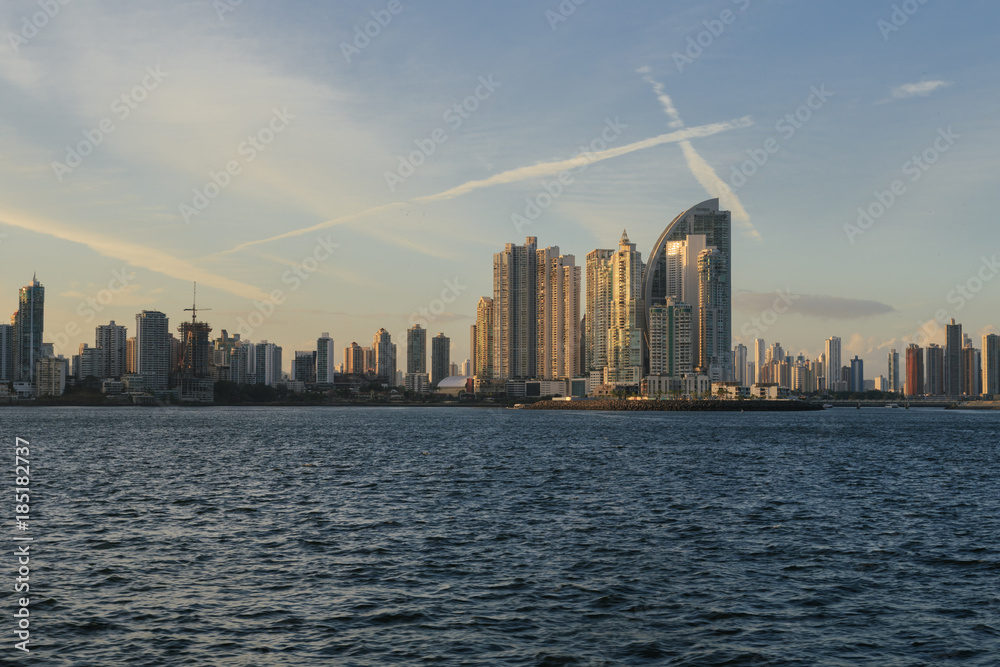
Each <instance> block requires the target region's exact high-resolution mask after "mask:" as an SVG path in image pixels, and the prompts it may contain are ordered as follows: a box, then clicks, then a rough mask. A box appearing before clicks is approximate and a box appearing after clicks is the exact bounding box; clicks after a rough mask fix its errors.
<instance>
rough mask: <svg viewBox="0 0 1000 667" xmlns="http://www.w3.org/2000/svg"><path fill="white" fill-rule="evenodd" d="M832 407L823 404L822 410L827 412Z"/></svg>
mask: <svg viewBox="0 0 1000 667" xmlns="http://www.w3.org/2000/svg"><path fill="white" fill-rule="evenodd" d="M832 407H833V406H832V405H830V404H829V403H824V404H823V409H824V410H829V409H830V408H832Z"/></svg>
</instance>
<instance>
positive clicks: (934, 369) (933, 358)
mask: <svg viewBox="0 0 1000 667" xmlns="http://www.w3.org/2000/svg"><path fill="white" fill-rule="evenodd" d="M944 358H945V357H944V348H942V347H941V346H940V345H936V344H934V343H931V344H930V345H928V346H927V363H926V364H925V365H924V367H925V368H926V369H927V380H926V382H925V383H924V391H925V392H926V393H927V394H930V395H931V396H943V395H944V391H945V373H944Z"/></svg>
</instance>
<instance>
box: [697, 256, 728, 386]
mask: <svg viewBox="0 0 1000 667" xmlns="http://www.w3.org/2000/svg"><path fill="white" fill-rule="evenodd" d="M730 285H731V283H730V280H729V265H728V262H727V259H726V257H725V256H724V255H723V254H722V252H721V251H719V249H718V248H706V249H705V250H702V251H701V253H699V255H698V309H699V318H698V368H699V372H700V373H702V374H703V375H707V376H708V377H709V378H710V379H711V380H712V381H715V382H719V381H722V380H729V379H731V377H732V358H731V357H730V346H731V345H732V336H731V327H732V323H731V322H730V321H729V313H730V303H729V296H730ZM727 369H728V370H727Z"/></svg>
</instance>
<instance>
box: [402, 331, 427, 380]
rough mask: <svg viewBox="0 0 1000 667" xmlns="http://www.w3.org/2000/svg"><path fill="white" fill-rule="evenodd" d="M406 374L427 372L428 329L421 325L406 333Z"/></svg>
mask: <svg viewBox="0 0 1000 667" xmlns="http://www.w3.org/2000/svg"><path fill="white" fill-rule="evenodd" d="M406 372H407V374H410V373H426V372H427V329H424V328H422V327H421V326H420V325H419V324H414V325H413V326H412V327H411V328H410V329H407V331H406Z"/></svg>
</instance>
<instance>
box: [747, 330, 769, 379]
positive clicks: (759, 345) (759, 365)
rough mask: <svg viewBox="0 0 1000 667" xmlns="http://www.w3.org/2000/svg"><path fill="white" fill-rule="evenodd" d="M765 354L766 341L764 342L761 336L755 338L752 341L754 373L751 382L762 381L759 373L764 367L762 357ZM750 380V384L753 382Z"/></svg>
mask: <svg viewBox="0 0 1000 667" xmlns="http://www.w3.org/2000/svg"><path fill="white" fill-rule="evenodd" d="M766 355H767V343H765V342H764V339H763V338H756V339H754V341H753V358H754V366H755V375H754V377H753V378H752V380H753V382H763V380H762V379H761V373H762V372H763V368H764V357H765V356H766ZM753 382H751V383H750V384H753Z"/></svg>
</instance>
